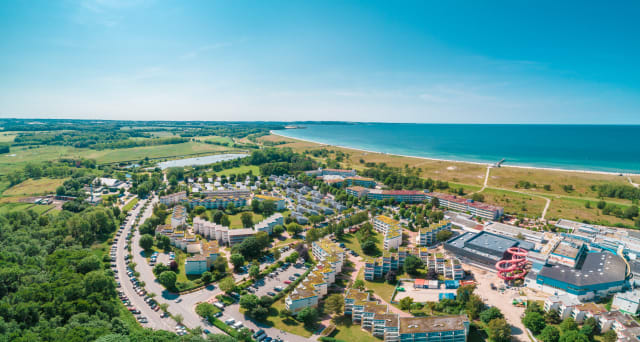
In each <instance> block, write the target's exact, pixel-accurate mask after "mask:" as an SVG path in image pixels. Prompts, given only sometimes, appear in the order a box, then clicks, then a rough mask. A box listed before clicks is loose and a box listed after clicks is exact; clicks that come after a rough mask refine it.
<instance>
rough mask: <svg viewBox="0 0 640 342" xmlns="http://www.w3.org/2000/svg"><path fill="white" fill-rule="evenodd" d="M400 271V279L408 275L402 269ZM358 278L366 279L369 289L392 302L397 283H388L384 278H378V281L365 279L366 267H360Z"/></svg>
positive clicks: (398, 276) (365, 282) (365, 284)
mask: <svg viewBox="0 0 640 342" xmlns="http://www.w3.org/2000/svg"><path fill="white" fill-rule="evenodd" d="M398 273H399V274H398V275H397V276H396V277H397V278H398V279H399V278H402V277H405V276H406V274H404V272H402V273H400V270H399V272H398ZM356 279H361V280H363V281H364V286H365V287H366V288H367V289H368V290H372V291H373V292H374V293H375V294H376V295H377V296H379V297H380V298H382V299H384V300H385V301H387V303H390V302H391V296H393V291H395V289H396V287H395V285H391V284H389V283H387V282H386V281H384V279H382V278H381V279H380V280H376V281H368V280H364V268H362V269H360V271H358V276H357V277H356Z"/></svg>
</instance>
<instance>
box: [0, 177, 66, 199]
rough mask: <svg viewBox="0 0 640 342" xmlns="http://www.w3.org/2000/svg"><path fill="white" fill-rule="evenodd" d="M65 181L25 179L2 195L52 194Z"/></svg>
mask: <svg viewBox="0 0 640 342" xmlns="http://www.w3.org/2000/svg"><path fill="white" fill-rule="evenodd" d="M64 181H65V179H51V178H40V179H27V180H25V181H24V182H22V183H20V184H16V185H14V186H12V187H10V188H8V189H7V190H5V191H4V192H3V193H2V195H4V196H33V195H42V194H49V193H54V192H55V191H56V188H57V187H59V186H60V185H62V183H64Z"/></svg>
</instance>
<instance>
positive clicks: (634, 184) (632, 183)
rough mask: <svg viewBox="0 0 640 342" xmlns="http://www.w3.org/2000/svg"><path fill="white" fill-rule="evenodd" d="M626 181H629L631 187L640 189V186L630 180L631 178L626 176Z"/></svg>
mask: <svg viewBox="0 0 640 342" xmlns="http://www.w3.org/2000/svg"><path fill="white" fill-rule="evenodd" d="M627 179H628V180H629V183H631V185H633V186H635V187H636V188H637V187H640V184H638V183H634V182H633V180H632V179H631V177H629V176H627Z"/></svg>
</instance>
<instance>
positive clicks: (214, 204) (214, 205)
mask: <svg viewBox="0 0 640 342" xmlns="http://www.w3.org/2000/svg"><path fill="white" fill-rule="evenodd" d="M248 199H249V197H248V196H207V197H206V198H199V197H192V198H185V199H183V200H182V201H181V203H185V204H189V205H190V206H191V207H192V208H195V207H197V206H203V207H205V208H207V209H224V208H227V207H228V206H229V204H233V205H234V206H235V207H236V208H240V207H244V206H245V205H247V201H248Z"/></svg>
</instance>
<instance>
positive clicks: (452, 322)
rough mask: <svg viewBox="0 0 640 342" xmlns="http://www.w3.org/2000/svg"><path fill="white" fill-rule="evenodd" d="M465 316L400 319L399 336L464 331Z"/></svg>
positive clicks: (466, 320) (466, 321)
mask: <svg viewBox="0 0 640 342" xmlns="http://www.w3.org/2000/svg"><path fill="white" fill-rule="evenodd" d="M468 322H469V320H468V319H467V316H464V315H459V316H430V317H400V329H399V330H400V334H415V333H424V332H439V331H454V330H465V329H466V327H465V323H468Z"/></svg>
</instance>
